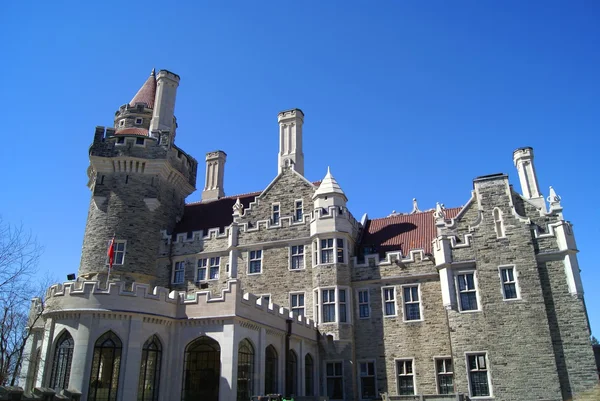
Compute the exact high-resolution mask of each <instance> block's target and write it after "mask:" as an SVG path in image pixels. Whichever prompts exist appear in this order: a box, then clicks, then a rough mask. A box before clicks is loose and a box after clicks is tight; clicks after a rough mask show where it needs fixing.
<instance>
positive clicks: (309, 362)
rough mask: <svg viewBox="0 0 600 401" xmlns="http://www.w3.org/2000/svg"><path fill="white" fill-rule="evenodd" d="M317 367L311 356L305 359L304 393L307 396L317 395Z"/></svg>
mask: <svg viewBox="0 0 600 401" xmlns="http://www.w3.org/2000/svg"><path fill="white" fill-rule="evenodd" d="M314 374H315V365H314V362H313V358H312V356H311V355H310V354H306V356H305V357H304V379H305V383H304V392H305V393H306V395H307V396H312V395H314V394H315V390H314V388H315V384H314V383H315V379H314Z"/></svg>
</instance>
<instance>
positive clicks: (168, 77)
mask: <svg viewBox="0 0 600 401" xmlns="http://www.w3.org/2000/svg"><path fill="white" fill-rule="evenodd" d="M178 87H179V75H177V74H173V73H172V72H170V71H167V70H161V71H159V72H158V75H157V76H156V100H155V102H154V113H153V114H152V121H151V123H150V132H151V135H153V136H154V135H156V134H155V132H156V131H169V132H171V134H172V137H173V138H175V129H176V128H177V123H176V120H175V97H176V96H177V88H178Z"/></svg>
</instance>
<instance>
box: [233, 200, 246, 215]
mask: <svg viewBox="0 0 600 401" xmlns="http://www.w3.org/2000/svg"><path fill="white" fill-rule="evenodd" d="M243 214H244V205H242V202H240V198H237V200H236V201H235V204H234V205H233V215H234V216H241V215H243Z"/></svg>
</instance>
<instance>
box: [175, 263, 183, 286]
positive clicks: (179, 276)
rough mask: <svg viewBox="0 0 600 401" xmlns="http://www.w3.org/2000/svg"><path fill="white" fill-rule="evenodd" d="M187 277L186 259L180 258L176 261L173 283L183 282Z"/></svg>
mask: <svg viewBox="0 0 600 401" xmlns="http://www.w3.org/2000/svg"><path fill="white" fill-rule="evenodd" d="M184 277H185V261H184V260H180V261H178V262H175V268H174V269H173V284H183V280H184Z"/></svg>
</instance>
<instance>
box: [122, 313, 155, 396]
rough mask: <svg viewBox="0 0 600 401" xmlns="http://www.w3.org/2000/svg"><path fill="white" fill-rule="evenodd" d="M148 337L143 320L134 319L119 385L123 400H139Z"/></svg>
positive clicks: (123, 358) (124, 348) (124, 347)
mask: <svg viewBox="0 0 600 401" xmlns="http://www.w3.org/2000/svg"><path fill="white" fill-rule="evenodd" d="M146 335H148V333H144V332H143V331H142V318H141V317H139V316H135V317H132V318H131V320H130V321H129V336H128V338H127V342H126V344H123V345H124V346H123V351H124V352H123V355H122V359H121V369H122V370H121V375H120V376H121V378H122V381H121V383H119V388H120V390H121V391H120V393H121V398H122V399H123V400H135V399H137V391H138V382H139V379H140V362H141V360H142V347H143V345H144V342H145V341H146V340H147V337H145V336H146Z"/></svg>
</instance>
